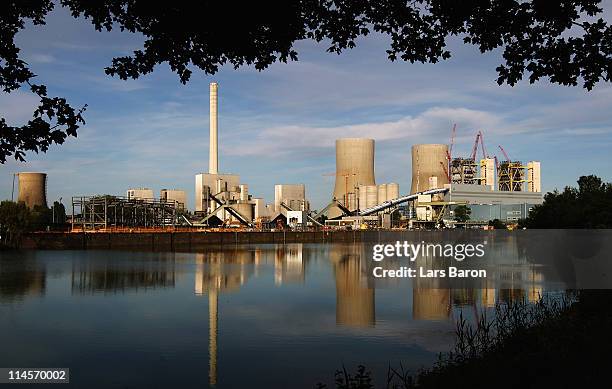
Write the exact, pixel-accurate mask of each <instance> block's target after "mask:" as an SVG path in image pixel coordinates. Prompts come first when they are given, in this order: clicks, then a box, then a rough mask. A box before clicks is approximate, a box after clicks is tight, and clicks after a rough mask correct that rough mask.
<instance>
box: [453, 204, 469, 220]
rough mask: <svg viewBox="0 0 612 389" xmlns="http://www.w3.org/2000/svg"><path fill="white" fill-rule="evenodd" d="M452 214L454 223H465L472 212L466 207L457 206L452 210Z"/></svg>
mask: <svg viewBox="0 0 612 389" xmlns="http://www.w3.org/2000/svg"><path fill="white" fill-rule="evenodd" d="M453 213H454V216H455V221H458V222H460V223H465V222H466V221H468V220H470V215H471V214H472V210H471V209H470V207H468V206H467V205H457V206H456V207H455V209H453Z"/></svg>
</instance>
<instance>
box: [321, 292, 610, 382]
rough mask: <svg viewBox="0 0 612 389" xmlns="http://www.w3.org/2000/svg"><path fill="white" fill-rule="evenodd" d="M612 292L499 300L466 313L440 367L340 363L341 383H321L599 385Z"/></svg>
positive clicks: (337, 377) (604, 364) (605, 363)
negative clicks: (374, 368)
mask: <svg viewBox="0 0 612 389" xmlns="http://www.w3.org/2000/svg"><path fill="white" fill-rule="evenodd" d="M610 306H612V292H611V291H609V290H581V291H577V292H567V293H566V294H565V295H563V296H562V297H541V298H540V300H539V301H538V302H536V303H529V302H527V301H518V302H511V303H498V304H496V306H495V315H494V317H493V318H491V319H487V318H486V317H485V316H484V315H483V316H482V317H481V319H480V320H479V321H478V322H477V323H475V324H470V323H468V322H467V321H466V320H465V319H464V318H463V317H462V316H461V317H460V318H459V319H458V321H457V323H456V326H457V327H456V330H455V333H456V343H455V346H454V348H453V349H452V350H451V351H450V352H449V353H446V354H440V356H439V359H438V361H437V362H436V363H435V364H434V366H433V367H430V368H425V369H422V370H420V371H417V372H412V371H408V370H406V369H404V367H403V366H402V365H401V364H400V365H399V366H391V365H390V366H389V369H388V373H387V377H386V380H384V382H382V381H383V380H380V382H378V381H375V379H374V377H373V375H372V374H371V372H370V371H369V370H368V369H367V368H366V367H365V366H361V365H360V366H358V367H357V369H356V371H355V372H354V373H351V372H349V371H347V370H346V368H344V367H343V368H342V369H341V370H337V371H336V373H335V377H334V384H333V385H332V386H328V385H327V384H324V383H319V384H317V385H316V386H315V387H316V388H317V389H323V388H327V389H331V388H336V389H373V388H388V389H416V388H423V389H429V388H451V387H452V388H463V387H465V388H491V387H494V388H524V387H528V388H529V387H530V388H542V387H556V388H566V387H567V388H569V387H572V388H574V387H598V386H601V385H600V384H601V379H602V378H603V377H605V373H606V372H607V371H608V369H609V366H610V362H611V361H612V357H611V356H610V351H609V345H610V344H612V331H610V329H611V328H612V312H611V311H610V310H609V307H610Z"/></svg>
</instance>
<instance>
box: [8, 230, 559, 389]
mask: <svg viewBox="0 0 612 389" xmlns="http://www.w3.org/2000/svg"><path fill="white" fill-rule="evenodd" d="M368 250H369V248H368V247H366V246H363V245H361V244H354V245H345V244H287V245H250V246H230V247H223V248H221V247H218V248H211V249H208V250H206V251H203V252H199V253H135V252H118V251H27V252H26V251H24V252H4V253H0V344H1V345H2V348H1V350H2V351H1V352H0V367H69V368H70V369H71V384H70V386H72V387H84V388H85V387H87V388H112V387H116V388H149V387H173V386H176V387H185V388H192V387H193V388H195V387H198V388H206V387H209V386H215V387H218V388H230V387H270V388H277V387H278V388H283V387H305V388H312V387H314V385H315V384H316V383H317V382H320V381H322V382H328V383H329V382H331V381H332V380H333V373H334V371H335V369H337V368H339V367H341V366H342V364H344V365H346V366H347V367H349V368H351V369H353V368H354V367H355V366H356V365H357V364H365V365H366V366H367V367H368V368H369V369H371V370H372V371H373V372H374V373H375V375H376V376H377V377H380V378H382V377H383V376H384V375H385V374H386V369H387V366H388V364H389V363H390V362H391V363H393V364H398V363H399V361H401V362H402V363H403V365H404V366H405V367H407V368H410V369H417V368H419V367H421V366H430V365H431V364H432V363H433V362H434V361H435V360H436V358H437V354H438V353H439V352H446V351H448V350H449V349H450V347H451V346H452V344H453V339H454V333H453V330H454V321H455V320H456V318H457V316H458V314H459V312H460V311H463V313H464V315H465V316H468V317H471V318H474V317H476V316H477V315H479V314H481V312H482V311H483V309H486V308H487V307H490V306H492V305H493V304H494V303H495V301H496V300H509V299H513V298H528V299H534V298H537V296H538V295H539V294H541V293H543V292H544V291H545V290H560V289H562V285H561V284H559V283H556V282H552V281H551V282H548V281H547V279H546V278H547V277H546V276H545V275H544V273H542V267H541V266H540V265H538V264H534V263H532V262H529V261H528V260H527V259H525V257H524V256H522V255H521V254H520V250H518V249H517V248H516V247H515V245H514V243H513V242H512V241H504V242H500V243H499V244H498V245H497V246H496V248H495V249H494V250H493V254H492V258H493V257H494V258H495V260H494V261H492V262H490V263H489V274H490V275H489V278H490V280H489V281H487V285H486V286H485V287H480V288H477V289H473V288H463V289H462V288H453V289H449V288H440V287H436V285H431V284H427V285H425V284H423V285H420V284H419V283H418V282H415V281H411V280H409V279H398V280H390V281H389V280H387V281H380V280H378V281H374V280H372V279H371V278H370V277H369V276H368V275H369V272H370V269H369V266H371V255H370V253H371V251H368ZM432 286H433V287H432Z"/></svg>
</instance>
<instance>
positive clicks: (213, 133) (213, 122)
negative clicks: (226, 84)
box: [208, 82, 219, 174]
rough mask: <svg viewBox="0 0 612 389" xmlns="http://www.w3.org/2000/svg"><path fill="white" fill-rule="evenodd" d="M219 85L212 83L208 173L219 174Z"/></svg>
mask: <svg viewBox="0 0 612 389" xmlns="http://www.w3.org/2000/svg"><path fill="white" fill-rule="evenodd" d="M218 89H219V85H218V84H217V83H216V82H211V83H210V150H209V152H208V158H209V160H208V173H210V174H218V173H219V152H218V141H217V134H218V128H217V124H218V122H217V113H218V104H217V91H218Z"/></svg>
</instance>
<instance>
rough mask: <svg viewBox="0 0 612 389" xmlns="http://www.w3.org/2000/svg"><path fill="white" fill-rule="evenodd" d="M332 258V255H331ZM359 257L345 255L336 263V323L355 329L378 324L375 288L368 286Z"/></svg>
mask: <svg viewBox="0 0 612 389" xmlns="http://www.w3.org/2000/svg"><path fill="white" fill-rule="evenodd" d="M330 257H331V255H330ZM361 262H362V261H361V259H360V256H359V255H350V254H348V255H344V256H342V259H340V260H339V261H337V262H336V268H335V272H336V323H337V324H339V325H347V326H354V327H366V326H373V325H374V324H375V322H376V317H375V308H374V288H370V287H368V286H367V280H366V277H365V273H364V272H363V271H362V269H361V266H362V263H361Z"/></svg>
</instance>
